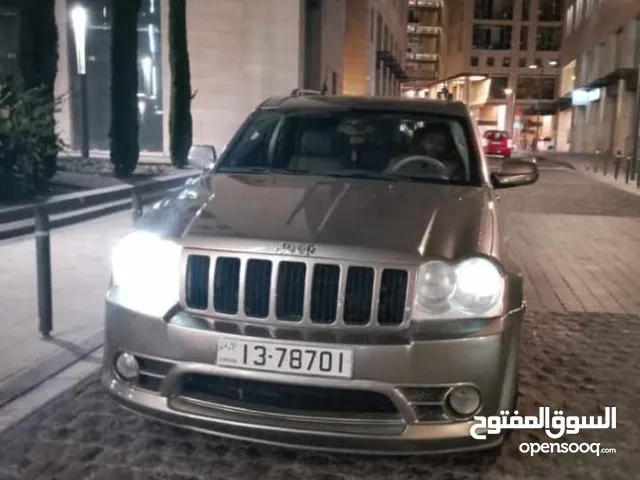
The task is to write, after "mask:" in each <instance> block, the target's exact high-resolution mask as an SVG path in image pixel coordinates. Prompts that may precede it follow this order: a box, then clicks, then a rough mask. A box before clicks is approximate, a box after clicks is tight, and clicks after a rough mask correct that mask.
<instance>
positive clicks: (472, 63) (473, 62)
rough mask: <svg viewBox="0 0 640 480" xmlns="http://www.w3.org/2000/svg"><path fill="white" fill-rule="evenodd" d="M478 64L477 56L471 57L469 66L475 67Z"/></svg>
mask: <svg viewBox="0 0 640 480" xmlns="http://www.w3.org/2000/svg"><path fill="white" fill-rule="evenodd" d="M478 64H479V61H478V57H471V66H472V67H477V66H478Z"/></svg>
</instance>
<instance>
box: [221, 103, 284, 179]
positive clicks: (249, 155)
mask: <svg viewBox="0 0 640 480" xmlns="http://www.w3.org/2000/svg"><path fill="white" fill-rule="evenodd" d="M280 118H281V116H280V115H278V114H275V113H271V112H270V113H265V114H260V115H258V116H256V117H254V119H253V121H252V122H251V123H249V124H248V125H247V127H246V130H245V131H244V132H243V133H242V135H241V137H240V138H239V140H238V143H236V144H235V145H234V148H233V151H229V152H228V153H229V154H230V159H229V165H232V166H234V167H263V166H267V165H268V164H269V159H270V158H271V155H270V153H271V151H270V143H271V142H270V140H271V137H272V134H273V133H274V130H275V128H276V125H278V121H279V120H280Z"/></svg>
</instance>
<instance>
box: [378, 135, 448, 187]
mask: <svg viewBox="0 0 640 480" xmlns="http://www.w3.org/2000/svg"><path fill="white" fill-rule="evenodd" d="M409 157H427V158H425V161H412V162H408V163H405V164H404V165H402V166H400V165H399V164H400V162H401V161H402V160H404V159H406V158H409ZM429 159H433V160H435V161H436V162H437V163H439V164H440V165H441V166H438V165H436V162H433V163H434V164H433V165H430V164H429V163H430V162H429ZM442 167H444V169H443V168H442ZM460 167H461V165H460V158H459V156H458V155H457V152H456V150H455V146H454V144H453V138H452V136H451V132H450V131H449V127H448V125H446V124H431V125H429V126H427V127H422V128H418V129H417V130H416V131H415V132H414V133H413V138H412V140H411V147H410V149H409V152H408V153H407V154H406V155H403V156H402V157H399V158H395V159H393V160H392V161H391V163H390V165H389V171H392V170H393V169H394V168H397V170H396V172H397V173H399V174H405V175H428V176H432V175H433V176H436V177H446V178H447V179H453V178H455V177H457V175H458V174H459V173H460Z"/></svg>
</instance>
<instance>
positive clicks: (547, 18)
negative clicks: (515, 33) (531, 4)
mask: <svg viewBox="0 0 640 480" xmlns="http://www.w3.org/2000/svg"><path fill="white" fill-rule="evenodd" d="M589 3H591V2H589ZM562 4H563V2H562V0H540V4H539V5H538V21H540V22H561V21H562V6H563V5H562Z"/></svg>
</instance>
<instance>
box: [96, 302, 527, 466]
mask: <svg viewBox="0 0 640 480" xmlns="http://www.w3.org/2000/svg"><path fill="white" fill-rule="evenodd" d="M115 297H116V295H113V294H110V295H109V296H108V300H107V310H106V329H105V332H106V333H105V336H106V338H105V349H104V364H103V372H102V383H103V385H104V386H105V387H106V388H107V389H108V391H109V392H110V394H111V395H112V396H113V397H114V398H115V399H116V400H117V401H118V402H120V403H121V404H122V405H124V406H125V407H127V408H129V409H131V410H134V411H137V412H139V413H142V414H145V415H149V416H152V417H154V418H157V419H160V420H163V421H165V422H168V423H171V424H175V425H178V426H181V427H186V428H190V429H193V430H198V431H203V432H208V433H212V434H216V435H219V436H224V437H229V438H235V439H241V440H249V441H256V442H263V443H268V444H272V445H280V446H292V447H296V448H310V449H314V450H328V451H343V452H354V453H366V454H386V455H389V454H418V453H444V452H453V451H461V450H478V449H484V448H490V447H493V446H496V445H499V444H500V443H501V442H502V440H503V437H502V436H487V440H482V441H480V440H475V439H473V438H472V437H471V436H470V434H469V430H470V427H471V425H472V424H473V423H474V422H473V420H457V421H456V420H452V419H451V418H446V415H444V417H437V416H436V417H433V416H432V417H428V416H427V417H422V416H421V414H420V412H421V411H422V410H418V403H416V402H415V401H414V400H415V399H413V398H411V397H410V396H408V395H407V393H406V392H407V388H409V387H417V388H424V389H426V390H425V391H428V392H431V391H438V390H439V391H445V390H447V388H448V387H450V386H453V385H458V384H473V385H475V386H476V387H477V388H478V389H479V391H480V392H481V395H482V406H481V408H480V410H479V411H478V412H477V413H476V415H493V414H497V412H499V411H500V410H508V409H510V408H511V403H512V400H513V397H514V389H515V388H516V382H515V381H516V375H517V368H516V365H517V357H518V349H519V338H520V331H521V323H522V314H523V310H524V309H523V308H520V309H518V310H514V311H513V312H511V313H510V314H509V315H507V316H505V317H503V318H500V319H494V320H491V321H487V322H485V323H483V324H481V325H480V324H477V325H480V326H477V328H476V329H475V331H469V330H467V331H465V332H464V333H459V334H457V335H453V334H450V335H449V338H442V335H439V336H435V335H432V337H433V338H429V333H428V332H425V331H421V333H420V334H418V333H415V334H411V335H412V336H413V338H412V339H411V340H410V341H408V342H406V343H402V342H397V343H395V344H386V345H380V344H378V345H375V344H354V345H350V346H351V347H352V348H353V350H354V361H353V364H354V369H353V377H352V378H351V379H333V378H329V379H327V378H318V377H308V376H299V375H295V376H294V375H290V374H280V373H266V372H263V371H250V370H240V369H235V368H226V367H220V366H217V365H215V363H214V359H215V353H216V348H217V338H219V336H220V335H221V333H220V332H219V331H216V329H215V327H211V328H196V327H193V326H191V327H185V326H180V325H175V324H172V323H171V322H167V321H165V320H164V319H161V318H155V317H150V316H145V315H141V314H139V313H136V312H134V311H132V310H129V309H127V308H125V307H123V306H122V305H121V304H119V303H118V302H117V298H115ZM208 324H209V325H213V324H214V322H208ZM203 325H204V324H203ZM225 335H228V334H225ZM278 341H280V342H285V343H286V341H285V340H282V339H279V340H278ZM321 346H327V345H326V344H323V345H321ZM333 346H338V345H333ZM340 346H345V345H344V344H341V345H340ZM121 351H127V352H130V353H133V354H134V355H137V356H139V358H140V359H142V361H143V362H146V365H155V366H156V367H157V366H158V365H164V369H163V370H158V369H157V368H156V369H155V370H154V369H149V371H148V372H147V373H149V374H150V375H149V376H148V377H144V378H146V379H147V380H151V381H147V382H141V381H136V382H133V383H131V382H127V381H124V380H123V379H122V378H121V377H120V376H119V375H118V374H117V373H116V372H115V371H114V361H115V358H116V355H117V353H118V352H121ZM144 365H145V364H143V365H142V367H141V369H142V370H143V371H145V367H144ZM152 370H153V371H152ZM194 376H197V377H203V378H204V377H207V378H212V379H216V378H217V379H232V380H234V381H235V380H237V381H242V382H256V383H259V382H272V383H276V384H278V385H281V386H290V385H295V386H296V387H299V388H327V389H334V390H335V389H339V390H340V391H343V392H344V394H345V401H348V400H349V396H350V395H351V393H353V395H355V394H356V393H357V392H356V391H358V392H365V393H366V392H370V393H371V395H380V396H384V397H385V398H386V399H387V400H388V401H390V403H391V404H392V405H393V406H394V407H395V408H394V409H395V412H393V413H387V414H380V415H370V414H362V415H361V414H353V415H345V414H341V415H338V414H336V413H335V412H329V413H326V412H322V413H309V412H307V411H304V412H303V411H296V410H295V409H293V408H291V409H288V410H282V409H273V408H267V407H265V408H262V407H261V406H256V405H255V404H243V403H242V402H227V401H218V400H216V399H205V400H204V401H203V399H202V397H198V398H194V397H193V396H191V395H188V394H186V393H185V391H184V389H183V387H184V385H185V382H188V381H189V380H188V379H191V378H193V377H194ZM142 378H143V376H141V377H140V379H142ZM214 381H215V380H214ZM274 388H275V389H278V386H275V387H274ZM429 400H430V401H432V403H433V401H434V398H431V399H429ZM420 408H426V409H430V408H432V407H431V406H428V405H427V406H422V407H420ZM433 408H436V407H433ZM438 408H439V407H438Z"/></svg>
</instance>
